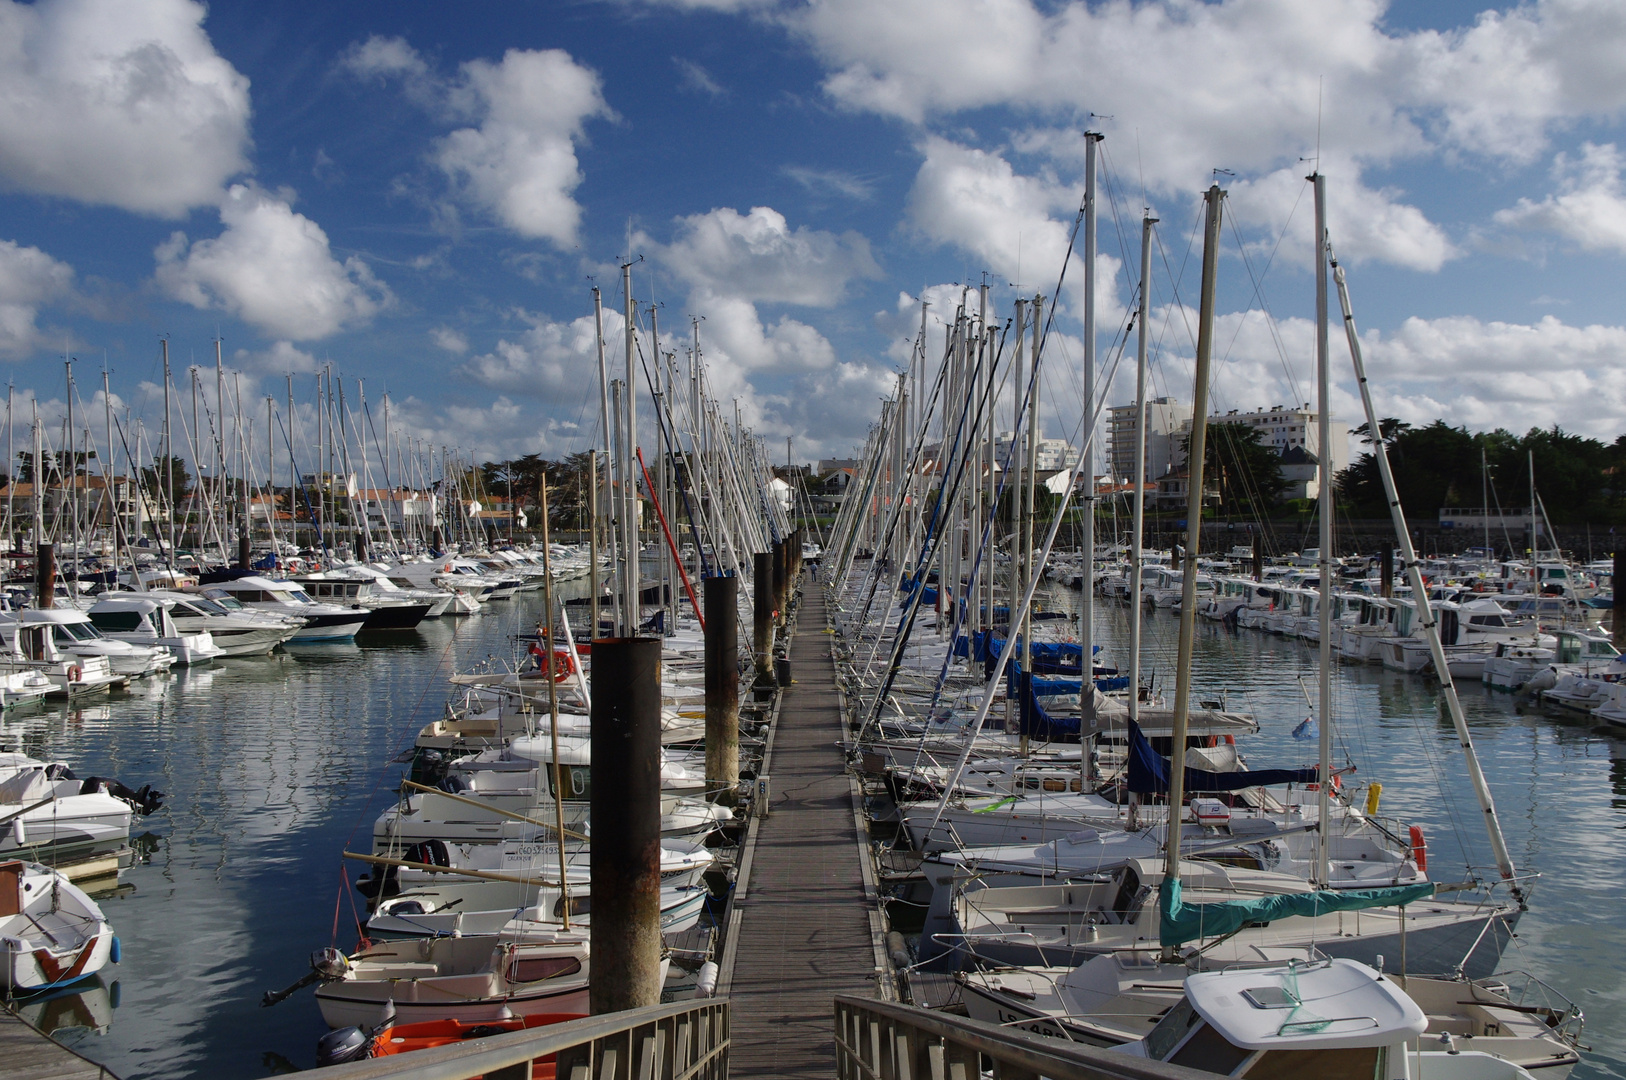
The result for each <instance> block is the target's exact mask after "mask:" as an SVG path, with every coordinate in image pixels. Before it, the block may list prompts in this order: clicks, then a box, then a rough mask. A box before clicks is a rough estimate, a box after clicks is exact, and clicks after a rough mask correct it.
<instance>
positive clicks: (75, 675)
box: [68, 664, 85, 683]
mask: <svg viewBox="0 0 1626 1080" xmlns="http://www.w3.org/2000/svg"><path fill="white" fill-rule="evenodd" d="M84 673H85V669H84V668H82V667H80V666H79V665H78V664H69V665H68V681H69V682H71V683H72V682H78V681H79V679H80V677H81V676H83V675H84Z"/></svg>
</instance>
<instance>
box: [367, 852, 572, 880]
mask: <svg viewBox="0 0 1626 1080" xmlns="http://www.w3.org/2000/svg"><path fill="white" fill-rule="evenodd" d="M344 857H345V858H347V859H354V860H356V861H357V862H364V863H374V864H376V865H378V866H399V867H402V868H403V869H406V870H423V871H426V872H427V873H431V874H457V875H458V876H459V877H471V878H479V879H480V880H481V881H507V882H510V883H512V884H514V885H546V886H548V887H549V888H552V889H557V888H558V887H559V883H558V882H556V881H545V880H543V879H542V878H531V877H519V876H518V875H515V874H497V873H493V872H492V871H490V870H463V869H460V868H458V867H456V866H436V865H435V864H434V863H422V862H411V861H410V860H407V859H389V858H385V857H384V856H383V855H363V854H362V853H361V852H359V851H347V852H345V853H344Z"/></svg>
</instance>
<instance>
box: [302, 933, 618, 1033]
mask: <svg viewBox="0 0 1626 1080" xmlns="http://www.w3.org/2000/svg"><path fill="white" fill-rule="evenodd" d="M549 937H551V940H547V939H544V938H543V937H541V936H533V937H531V938H530V940H528V941H525V942H516V941H514V940H512V939H510V938H503V937H498V936H497V935H494V934H471V935H468V936H465V937H443V938H418V939H416V940H408V941H381V942H378V943H376V944H373V945H370V946H368V947H367V948H365V949H363V950H362V951H361V952H358V953H356V954H355V955H354V956H351V957H348V958H346V960H345V962H344V963H342V964H340V965H338V967H339V971H340V974H339V976H338V977H337V978H335V979H331V980H330V981H327V982H324V983H323V984H322V985H321V986H320V987H319V988H318V989H317V991H316V1000H317V1003H318V1004H319V1005H320V1006H321V1009H322V1019H323V1020H325V1021H327V1025H328V1026H329V1027H333V1028H343V1027H363V1028H371V1027H376V1026H377V1025H379V1024H380V1023H381V1022H383V1021H384V1020H385V1018H386V1017H393V1019H394V1020H396V1021H399V1022H401V1023H416V1022H418V1021H422V1020H462V1021H466V1022H469V1023H485V1022H490V1021H495V1020H511V1019H513V1018H514V1017H516V1016H529V1015H532V1014H534V1013H585V1012H587V1011H588V1002H587V948H588V946H587V942H588V937H587V935H586V934H583V933H578V932H559V933H555V934H552V935H549Z"/></svg>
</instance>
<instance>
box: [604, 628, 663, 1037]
mask: <svg viewBox="0 0 1626 1080" xmlns="http://www.w3.org/2000/svg"><path fill="white" fill-rule="evenodd" d="M660 672H661V643H660V639H658V638H603V639H600V640H598V641H595V642H593V707H592V714H593V715H592V737H591V757H590V761H591V763H592V764H591V768H592V775H593V778H594V783H593V785H592V792H591V795H590V796H589V801H590V804H591V812H592V822H593V843H592V845H591V857H590V866H591V869H592V881H593V922H592V930H591V939H592V940H591V944H592V957H593V959H592V965H593V966H592V972H591V985H590V986H589V989H588V997H589V1000H590V1003H591V1007H592V1011H593V1012H594V1013H595V1014H598V1013H607V1012H620V1011H621V1010H623V1009H638V1008H642V1007H644V1006H645V1005H657V1004H659V1003H660V1000H661V686H660V682H661V679H660Z"/></svg>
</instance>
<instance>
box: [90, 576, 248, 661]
mask: <svg viewBox="0 0 1626 1080" xmlns="http://www.w3.org/2000/svg"><path fill="white" fill-rule="evenodd" d="M175 604H176V601H174V600H171V599H166V598H162V597H154V596H152V595H150V594H144V593H127V592H114V593H104V594H102V595H101V596H98V597H97V598H96V603H95V604H93V605H91V608H90V612H89V614H90V621H91V622H92V623H94V624H95V625H96V629H97V630H99V631H101V633H102V634H103V636H105V637H107V638H109V639H110V640H113V641H125V642H129V643H130V644H132V645H144V646H148V647H153V648H162V649H168V650H169V653H170V655H171V656H173V657H174V658H175V662H176V663H177V664H180V665H183V666H187V665H191V664H202V663H207V662H208V661H210V660H213V659H215V658H216V657H218V656H221V655H224V651H223V650H222V649H221V648H220V646H218V645H216V644H215V642H214V637H213V636H212V635H211V634H210V633H209V631H207V630H201V631H196V632H193V633H183V632H182V631H181V629H180V628H179V627H177V626H176V625H175V620H174V619H173V618H171V617H170V610H171V609H172V608H174V607H175Z"/></svg>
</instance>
